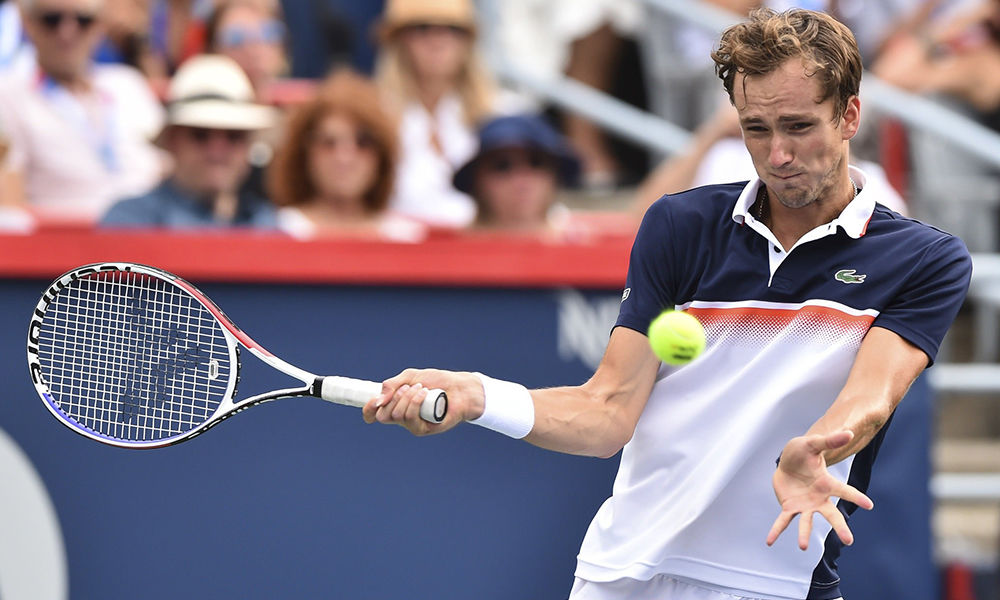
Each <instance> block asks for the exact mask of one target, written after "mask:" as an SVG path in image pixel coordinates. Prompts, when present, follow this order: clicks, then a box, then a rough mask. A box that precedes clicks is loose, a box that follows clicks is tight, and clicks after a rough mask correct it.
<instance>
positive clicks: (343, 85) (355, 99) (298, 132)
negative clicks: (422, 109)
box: [268, 70, 399, 214]
mask: <svg viewBox="0 0 1000 600" xmlns="http://www.w3.org/2000/svg"><path fill="white" fill-rule="evenodd" d="M334 114H341V115H345V116H347V117H348V118H350V119H351V120H353V121H354V122H355V123H357V125H358V126H359V127H360V128H363V129H365V130H366V131H368V133H369V134H371V136H372V139H373V140H374V141H375V151H376V153H377V154H378V173H377V175H376V178H375V184H374V185H373V186H372V188H371V189H370V190H368V191H367V192H366V193H365V195H364V204H365V210H366V211H367V212H368V213H369V214H375V213H379V212H381V211H383V210H385V208H386V206H388V204H389V194H390V193H391V192H392V186H393V181H394V179H395V170H396V159H397V156H398V152H399V151H398V147H397V146H398V142H397V136H396V122H395V121H394V120H393V119H392V118H391V117H390V116H389V115H388V114H387V113H386V112H385V111H384V110H383V109H382V107H381V104H380V102H379V94H378V92H377V91H376V89H375V86H374V84H372V83H371V82H370V81H368V79H366V78H364V77H362V76H361V75H358V74H357V73H354V72H351V71H347V70H343V71H338V72H336V73H334V74H333V75H331V76H330V77H328V78H327V79H326V80H325V81H324V82H323V83H322V84H321V86H320V88H319V90H318V91H317V93H316V96H315V97H314V98H313V99H312V100H311V101H309V102H307V103H306V104H303V105H301V106H299V107H298V108H297V109H295V110H294V111H293V112H292V113H291V115H290V116H289V119H288V124H287V128H286V131H285V138H284V140H283V142H282V144H281V147H280V148H279V149H278V152H277V153H276V154H275V157H274V160H272V161H271V166H270V168H269V171H268V187H269V192H270V194H271V200H272V201H273V202H274V203H275V204H277V205H279V206H292V205H296V204H302V203H304V202H307V201H308V200H310V199H312V198H314V197H315V196H316V194H317V192H318V190H317V189H316V186H315V185H314V184H313V182H312V180H311V178H310V177H309V166H308V165H309V161H308V157H309V144H310V142H311V139H312V136H313V134H314V133H315V131H316V128H317V127H318V126H319V124H320V122H321V121H322V120H323V119H324V118H326V117H327V116H329V115H334Z"/></svg>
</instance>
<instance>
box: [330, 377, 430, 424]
mask: <svg viewBox="0 0 1000 600" xmlns="http://www.w3.org/2000/svg"><path fill="white" fill-rule="evenodd" d="M313 392H314V393H315V394H316V395H317V396H319V397H320V398H322V399H324V400H327V401H329V402H335V403H337V404H346V405H348V406H355V407H358V408H360V407H362V406H364V405H365V404H368V401H369V400H371V399H372V398H374V397H375V396H378V395H379V394H381V393H382V384H381V383H376V382H374V381H366V380H363V379H352V378H350V377H340V376H337V375H331V376H328V377H317V378H316V381H315V382H313ZM447 414H448V395H447V394H445V393H444V390H434V389H429V390H427V396H426V397H425V398H424V401H423V404H421V405H420V418H422V419H423V420H425V421H427V422H429V423H440V422H441V421H444V418H445V415H447Z"/></svg>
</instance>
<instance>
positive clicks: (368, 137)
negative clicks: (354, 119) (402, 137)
mask: <svg viewBox="0 0 1000 600" xmlns="http://www.w3.org/2000/svg"><path fill="white" fill-rule="evenodd" d="M312 143H313V145H314V146H316V147H317V148H318V149H320V150H324V151H327V152H329V151H332V150H336V149H337V148H340V147H341V146H343V145H345V144H349V143H353V144H354V147H355V148H357V149H358V150H373V149H374V148H375V147H376V143H375V137H374V136H373V135H372V134H371V133H369V132H367V131H363V130H362V131H359V132H358V133H357V134H356V135H355V136H354V139H353V140H352V139H351V137H350V136H336V135H322V134H315V135H313V136H312Z"/></svg>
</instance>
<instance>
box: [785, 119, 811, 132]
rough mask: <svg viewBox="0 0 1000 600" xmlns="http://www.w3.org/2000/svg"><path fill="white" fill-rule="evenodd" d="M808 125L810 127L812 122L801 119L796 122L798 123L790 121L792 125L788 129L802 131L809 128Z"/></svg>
mask: <svg viewBox="0 0 1000 600" xmlns="http://www.w3.org/2000/svg"><path fill="white" fill-rule="evenodd" d="M810 127H812V123H808V122H805V121H801V122H798V123H792V126H791V127H790V129H791V130H792V131H804V130H806V129H809V128H810Z"/></svg>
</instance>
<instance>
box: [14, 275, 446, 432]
mask: <svg viewBox="0 0 1000 600" xmlns="http://www.w3.org/2000/svg"><path fill="white" fill-rule="evenodd" d="M240 347H243V348H245V349H246V350H248V351H249V352H250V354H253V355H254V356H256V357H257V358H259V359H260V360H262V361H264V362H265V363H266V364H268V365H270V366H272V367H274V368H275V369H277V370H279V371H281V372H282V373H285V374H286V375H289V376H291V377H294V378H295V379H298V380H299V381H301V382H302V383H303V384H304V385H303V386H302V387H294V388H288V389H279V390H273V391H270V392H267V393H263V394H258V395H256V396H251V397H249V398H244V399H241V400H237V399H236V388H237V384H238V383H239V379H240ZM28 369H29V371H30V372H31V381H32V382H33V383H34V385H35V389H36V390H37V391H38V395H39V396H41V398H42V401H43V402H44V404H45V406H46V407H47V408H48V409H49V411H50V412H51V413H52V414H53V415H55V417H56V418H57V419H59V421H61V422H62V423H63V424H64V425H66V426H67V427H69V428H70V429H72V430H73V431H75V432H77V433H79V434H82V435H84V436H86V437H88V438H91V439H93V440H97V441H99V442H103V443H105V444H111V445H113V446H120V447H124V448H159V447H162V446H169V445H171V444H176V443H178V442H182V441H185V440H189V439H191V438H193V437H195V436H197V435H199V434H201V433H204V432H205V431H208V430H209V429H210V428H211V427H213V426H214V425H217V424H218V423H220V422H222V421H223V420H225V419H226V418H228V417H230V416H232V415H234V414H236V413H238V412H240V411H243V410H245V409H247V408H250V407H251V406H256V405H257V404H260V403H262V402H267V401H269V400H276V399H278V398H289V397H296V396H313V397H318V398H322V399H324V400H328V401H330V402H335V403H338V404H346V405H348V406H356V407H361V406H364V405H365V404H366V403H367V402H368V401H369V400H370V399H371V398H374V397H375V396H377V395H379V394H380V393H381V391H382V384H381V383H376V382H374V381H363V380H360V379H350V378H347V377H339V376H327V377H319V376H316V375H313V374H312V373H309V372H308V371H304V370H302V369H300V368H298V367H296V366H294V365H291V364H289V363H287V362H285V361H284V360H282V359H280V358H278V357H276V356H275V355H273V354H271V353H270V352H268V351H267V350H265V349H264V347H263V346H261V345H260V344H258V343H257V342H255V341H254V340H253V339H251V338H250V336H248V335H247V334H246V333H244V332H243V331H242V330H240V328H239V327H237V326H236V325H235V324H234V323H233V322H232V321H231V320H230V319H229V317H227V316H226V315H225V314H224V313H223V312H222V310H220V309H219V307H218V306H216V305H215V303H213V302H212V301H211V300H210V299H209V298H208V297H207V296H205V295H204V294H203V293H201V292H200V291H199V290H198V289H197V288H196V287H194V286H193V285H191V284H190V283H188V282H187V281H184V280H183V279H181V278H180V277H177V276H175V275H171V274H170V273H167V272H166V271H162V270H160V269H157V268H155V267H150V266H146V265H140V264H133V263H98V264H91V265H85V266H82V267H78V268H76V269H73V270H72V271H69V272H68V273H66V274H64V275H63V276H61V277H59V278H58V279H56V280H55V281H54V282H52V284H51V285H50V286H49V287H48V289H46V290H45V292H44V293H43V294H42V298H41V300H39V301H38V306H36V307H35V311H34V313H33V314H32V316H31V323H30V325H29V326H28ZM447 411H448V398H447V396H446V395H445V393H444V392H443V391H441V390H429V391H428V393H427V398H426V399H425V400H424V403H423V405H422V406H421V408H420V416H421V417H423V418H424V419H425V420H427V421H430V422H433V423H440V422H441V421H442V420H444V417H445V414H446V413H447Z"/></svg>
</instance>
